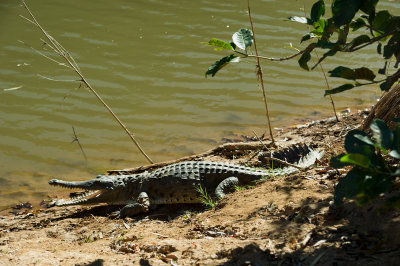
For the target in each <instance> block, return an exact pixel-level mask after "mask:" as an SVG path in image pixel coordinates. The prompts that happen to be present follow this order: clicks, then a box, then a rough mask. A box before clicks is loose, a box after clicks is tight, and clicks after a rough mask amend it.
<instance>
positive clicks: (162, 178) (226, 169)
mask: <svg viewBox="0 0 400 266" xmlns="http://www.w3.org/2000/svg"><path fill="white" fill-rule="evenodd" d="M313 156H314V157H315V158H318V157H320V156H322V155H321V153H319V152H316V153H315V154H314V155H313ZM315 158H314V159H313V160H312V163H314V161H315ZM295 171H297V169H296V168H294V167H286V168H277V169H274V170H258V169H257V170H256V169H253V168H249V167H244V166H239V165H233V164H226V163H216V162H207V161H193V162H181V163H176V164H172V165H168V166H165V167H162V168H160V169H157V170H155V171H153V172H150V173H148V172H145V173H141V174H133V175H111V176H107V175H100V176H98V177H96V178H94V179H92V180H88V181H77V182H73V181H72V182H69V181H62V180H57V179H52V180H50V181H49V184H50V185H53V186H62V187H66V188H80V189H84V190H88V191H89V192H87V193H86V194H84V195H82V196H78V197H76V198H71V199H67V200H65V199H60V200H57V201H56V202H55V205H56V206H66V205H77V204H85V205H86V204H98V203H107V204H109V205H124V206H125V207H123V208H122V210H121V212H120V216H121V217H125V216H132V215H135V214H138V213H141V212H147V211H148V210H149V209H150V208H151V207H153V206H156V205H160V204H177V203H200V200H199V195H198V192H197V190H196V188H197V187H199V186H201V187H202V188H205V189H206V190H207V192H209V194H210V195H211V196H213V197H214V198H217V199H221V198H223V197H224V195H225V193H226V192H227V191H228V190H231V189H232V188H233V186H234V185H249V184H251V183H252V182H254V181H256V180H259V179H261V178H265V177H271V176H278V175H285V174H290V173H293V172H295Z"/></svg>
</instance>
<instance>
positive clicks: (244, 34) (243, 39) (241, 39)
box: [232, 29, 253, 50]
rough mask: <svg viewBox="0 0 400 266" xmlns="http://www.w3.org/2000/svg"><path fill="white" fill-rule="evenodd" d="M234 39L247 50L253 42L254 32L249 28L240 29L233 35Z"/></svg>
mask: <svg viewBox="0 0 400 266" xmlns="http://www.w3.org/2000/svg"><path fill="white" fill-rule="evenodd" d="M232 40H233V42H234V43H235V44H236V46H237V47H239V48H240V49H242V50H246V48H247V47H249V46H251V44H252V43H253V33H252V32H251V30H248V29H240V30H239V31H237V32H235V33H234V34H233V35H232Z"/></svg>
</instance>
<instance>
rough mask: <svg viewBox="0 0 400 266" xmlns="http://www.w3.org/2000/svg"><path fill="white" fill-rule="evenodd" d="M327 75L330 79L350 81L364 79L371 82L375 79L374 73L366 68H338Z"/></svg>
mask: <svg viewBox="0 0 400 266" xmlns="http://www.w3.org/2000/svg"><path fill="white" fill-rule="evenodd" d="M328 73H329V74H330V76H331V77H336V78H338V77H339V78H344V79H351V80H356V79H364V80H369V81H373V80H374V79H375V77H376V76H375V74H374V72H372V70H370V69H369V68H366V67H361V68H356V69H354V70H353V69H351V68H348V67H343V66H338V67H336V68H335V69H333V70H330V71H328Z"/></svg>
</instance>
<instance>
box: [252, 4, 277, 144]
mask: <svg viewBox="0 0 400 266" xmlns="http://www.w3.org/2000/svg"><path fill="white" fill-rule="evenodd" d="M247 10H248V13H249V20H250V24H251V31H252V32H253V42H254V50H255V52H256V60H257V66H256V69H257V77H258V86H260V87H261V90H262V93H263V98H264V105H265V115H266V116H267V121H268V129H269V135H270V136H271V141H272V144H273V145H274V146H276V145H275V139H274V135H273V134H272V127H271V121H270V118H269V111H268V103H267V96H266V94H265V88H264V80H263V75H262V68H261V64H260V58H259V57H258V50H257V44H256V34H255V32H254V26H253V20H252V18H251V11H250V0H247Z"/></svg>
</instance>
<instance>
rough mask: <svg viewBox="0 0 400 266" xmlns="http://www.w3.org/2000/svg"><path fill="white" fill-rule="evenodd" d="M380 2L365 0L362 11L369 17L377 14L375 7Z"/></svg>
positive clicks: (377, 0)
mask: <svg viewBox="0 0 400 266" xmlns="http://www.w3.org/2000/svg"><path fill="white" fill-rule="evenodd" d="M378 2H379V0H363V1H362V5H361V7H360V9H361V11H363V12H364V13H366V14H368V15H372V14H375V6H376V4H377V3H378Z"/></svg>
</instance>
